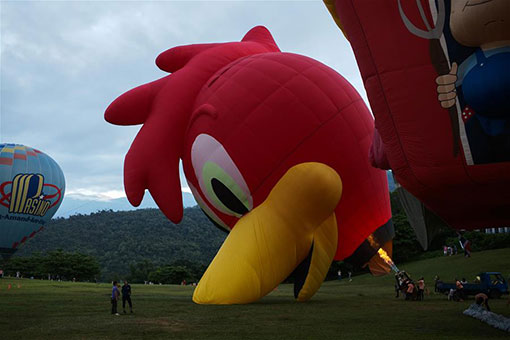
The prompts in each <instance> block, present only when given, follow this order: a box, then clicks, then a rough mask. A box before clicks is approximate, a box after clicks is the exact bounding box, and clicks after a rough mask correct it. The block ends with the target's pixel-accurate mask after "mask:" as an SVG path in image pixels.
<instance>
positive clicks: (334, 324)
mask: <svg viewBox="0 0 510 340" xmlns="http://www.w3.org/2000/svg"><path fill="white" fill-rule="evenodd" d="M509 259H510V249H501V250H493V251H486V252H479V253H473V257H472V258H469V259H465V258H463V257H462V256H461V255H457V256H452V257H440V258H434V259H428V260H423V261H419V262H413V263H409V264H405V265H401V266H400V267H401V269H405V270H406V271H407V272H409V273H410V274H411V275H412V276H413V278H415V279H417V278H419V276H424V277H425V280H426V283H429V284H430V286H432V287H431V288H432V289H431V291H433V290H434V289H433V277H434V276H435V275H436V274H438V275H439V276H440V277H441V278H442V279H443V280H445V281H450V280H453V279H454V277H459V278H461V277H466V278H467V279H468V280H472V279H473V278H474V276H475V275H476V274H477V273H478V272H480V271H500V272H502V273H503V274H504V276H505V277H506V278H507V277H508V275H509V274H510V262H509ZM393 282H394V281H393V276H392V275H388V276H385V277H371V276H369V275H361V276H356V277H354V278H353V281H352V282H348V281H347V280H342V281H335V282H326V283H324V285H323V286H322V288H321V289H320V291H319V292H318V293H317V294H316V295H315V296H314V298H313V299H312V300H311V301H309V302H307V303H297V302H294V300H293V297H292V286H291V285H281V286H279V287H278V289H277V290H276V291H274V292H273V293H271V294H270V295H269V296H267V297H265V298H264V299H262V300H261V301H260V302H258V303H254V304H251V305H234V306H200V305H196V304H194V303H193V302H192V301H191V295H192V292H193V288H192V287H181V286H155V285H154V286H148V285H132V289H133V296H132V298H133V303H134V307H135V308H134V309H135V313H134V314H126V315H121V316H113V315H111V314H110V302H109V294H110V285H109V284H92V283H72V282H49V281H39V280H26V279H22V280H16V279H9V278H4V279H0V339H9V340H10V339H114V338H119V339H120V338H122V339H140V338H147V339H158V338H166V339H243V340H244V339H376V338H377V339H482V338H488V337H490V338H506V339H508V338H509V334H508V333H505V332H502V331H499V330H496V329H494V328H491V327H490V326H488V325H486V324H483V323H481V322H479V321H478V320H475V319H472V318H469V317H467V316H464V315H462V311H463V310H464V309H466V308H467V307H468V306H469V304H471V303H472V302H473V301H472V300H469V301H464V302H450V301H447V299H446V297H445V296H444V295H439V294H434V293H431V294H430V295H426V296H425V301H423V302H420V301H404V300H403V299H396V298H395V297H394V291H393ZM9 283H10V284H12V288H11V289H10V290H8V289H7V285H8V284H9ZM18 285H20V287H19V288H18ZM429 288H430V287H429ZM507 299H508V297H507V296H505V297H504V298H503V299H501V300H491V301H490V305H491V308H492V310H493V311H494V312H496V313H499V314H503V315H505V316H507V317H510V307H507V305H506V302H507ZM119 309H120V311H122V307H120V308H119Z"/></svg>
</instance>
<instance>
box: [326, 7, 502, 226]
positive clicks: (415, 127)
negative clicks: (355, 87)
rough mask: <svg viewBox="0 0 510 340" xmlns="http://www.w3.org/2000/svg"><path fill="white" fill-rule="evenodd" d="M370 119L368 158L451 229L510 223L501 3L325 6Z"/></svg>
mask: <svg viewBox="0 0 510 340" xmlns="http://www.w3.org/2000/svg"><path fill="white" fill-rule="evenodd" d="M325 2H326V5H327V6H328V8H329V9H330V11H331V13H332V14H333V16H334V18H335V20H336V22H337V23H338V24H339V26H340V27H341V28H342V29H343V31H344V33H345V36H346V37H347V39H348V40H349V42H350V43H351V45H352V47H353V50H354V53H355V55H356V59H357V61H358V65H359V67H360V70H361V74H362V77H363V79H364V82H365V88H366V90H367V93H368V97H369V100H370V104H371V106H372V110H373V113H374V115H375V126H376V128H377V131H378V134H376V135H375V140H374V148H373V150H372V151H373V152H372V155H373V157H372V160H373V162H374V164H375V165H376V166H378V167H380V168H388V167H391V169H392V170H393V173H394V174H395V177H396V179H397V180H398V182H400V184H401V185H402V186H403V187H405V188H406V189H407V190H408V191H409V192H410V193H412V195H414V196H416V197H417V198H418V199H419V200H420V201H422V202H423V203H424V204H425V205H426V206H427V208H429V209H430V210H431V211H433V212H434V213H435V214H437V215H438V216H439V217H441V218H442V219H443V220H444V221H445V222H447V223H448V224H449V225H450V226H452V227H453V228H455V229H477V228H487V227H498V226H507V225H509V224H510V210H509V207H510V195H509V192H510V163H509V161H510V100H509V98H508V96H509V94H510V1H507V0H491V1H487V0H455V1H449V0H436V1H424V0H419V1H401V0H388V1H369V0H365V1H359V0H357V1H354V0H326V1H325Z"/></svg>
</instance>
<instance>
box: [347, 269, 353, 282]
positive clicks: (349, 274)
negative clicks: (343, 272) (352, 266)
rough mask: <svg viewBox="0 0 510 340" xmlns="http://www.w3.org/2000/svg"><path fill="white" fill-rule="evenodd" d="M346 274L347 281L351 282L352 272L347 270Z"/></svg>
mask: <svg viewBox="0 0 510 340" xmlns="http://www.w3.org/2000/svg"><path fill="white" fill-rule="evenodd" d="M347 275H348V276H349V282H351V281H352V278H351V275H352V272H351V271H348V272H347Z"/></svg>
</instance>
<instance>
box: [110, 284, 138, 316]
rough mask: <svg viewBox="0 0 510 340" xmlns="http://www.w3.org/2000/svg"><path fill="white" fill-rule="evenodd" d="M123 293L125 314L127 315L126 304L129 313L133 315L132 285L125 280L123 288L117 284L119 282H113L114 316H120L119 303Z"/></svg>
mask: <svg viewBox="0 0 510 340" xmlns="http://www.w3.org/2000/svg"><path fill="white" fill-rule="evenodd" d="M121 291H122V309H123V311H124V314H126V302H127V303H128V305H129V311H130V312H131V313H133V303H132V302H131V285H129V284H128V282H127V281H126V280H124V285H123V286H122V288H121V287H120V284H117V281H113V287H112V296H111V300H112V301H111V302H112V314H113V315H120V314H119V313H118V312H117V302H118V300H119V297H120V295H121Z"/></svg>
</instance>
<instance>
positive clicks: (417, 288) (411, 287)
mask: <svg viewBox="0 0 510 340" xmlns="http://www.w3.org/2000/svg"><path fill="white" fill-rule="evenodd" d="M424 292H425V279H424V278H423V277H421V278H420V279H419V280H418V281H417V282H416V283H415V282H414V281H413V280H412V279H411V278H410V277H409V275H407V273H406V272H404V271H400V272H398V273H397V274H396V275H395V293H396V296H395V297H396V298H398V297H399V296H400V293H402V294H404V296H405V299H406V300H417V301H423V300H424V298H425V294H424Z"/></svg>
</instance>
